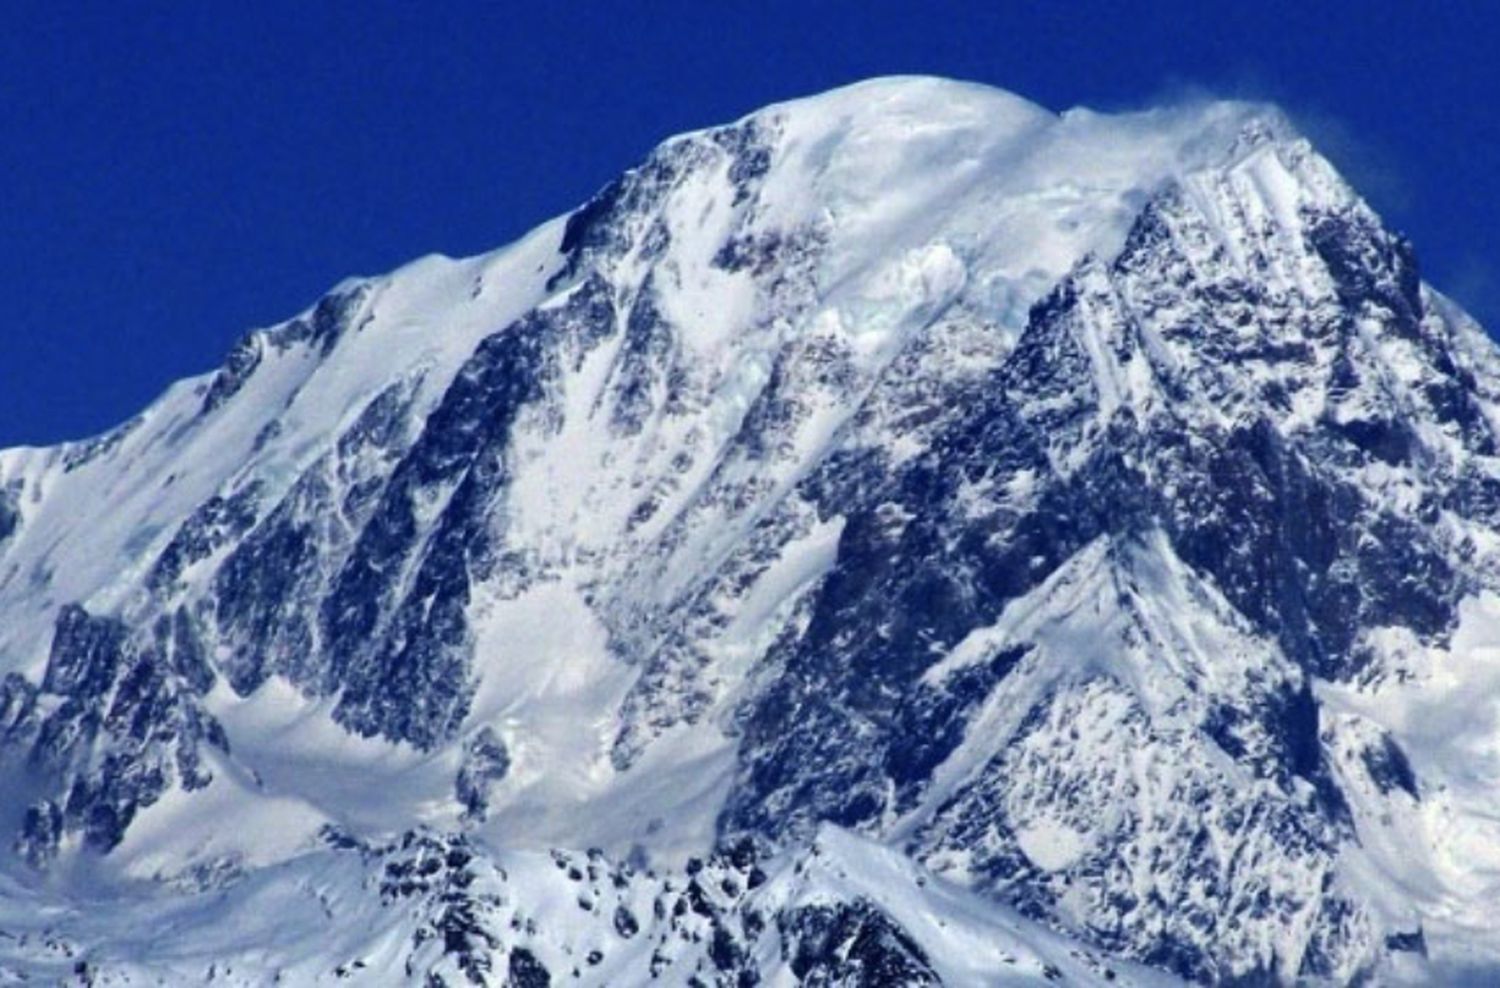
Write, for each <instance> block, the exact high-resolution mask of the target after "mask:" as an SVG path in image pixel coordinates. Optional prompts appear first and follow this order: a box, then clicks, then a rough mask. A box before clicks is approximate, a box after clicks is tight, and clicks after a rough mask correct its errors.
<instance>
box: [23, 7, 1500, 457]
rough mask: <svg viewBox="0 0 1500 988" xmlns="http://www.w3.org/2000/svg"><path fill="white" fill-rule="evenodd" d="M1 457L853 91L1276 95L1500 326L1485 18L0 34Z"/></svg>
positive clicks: (590, 19) (1414, 15)
mask: <svg viewBox="0 0 1500 988" xmlns="http://www.w3.org/2000/svg"><path fill="white" fill-rule="evenodd" d="M0 23H3V25H4V30H3V31H0V445H13V444H15V443H20V442H30V443H38V442H51V441H55V440H58V439H62V438H74V437H81V436H84V435H87V434H90V433H93V432H96V431H99V430H102V429H104V428H106V427H108V426H110V425H113V424H115V423H116V422H119V421H121V420H123V419H125V418H127V417H129V416H130V415H131V414H133V413H134V412H135V411H137V410H139V409H140V408H141V407H142V406H143V405H145V404H146V403H147V402H148V401H149V400H150V399H151V398H153V397H154V396H155V395H156V394H157V393H158V392H159V391H160V390H161V389H162V388H163V387H164V386H165V385H166V384H167V383H169V382H170V381H172V380H174V379H176V378H178V377H182V376H185V375H187V374H192V373H197V372H200V371H203V370H207V369H210V368H212V367H213V366H215V365H216V364H217V363H218V362H219V360H220V358H221V357H222V355H223V353H224V352H225V351H226V350H227V348H228V347H229V346H230V345H231V343H232V342H233V341H234V339H236V338H237V337H238V336H239V335H240V334H241V333H243V332H244V331H245V330H246V329H248V328H250V327H253V326H259V325H267V324H270V323H274V322H278V321H280V320H282V319H284V318H286V317H288V316H290V315H292V314H294V313H295V312H296V311H298V310H299V309H301V308H302V307H304V306H305V305H307V304H308V303H309V302H311V301H312V300H314V299H315V298H316V297H317V296H318V295H319V294H321V293H322V291H323V290H325V289H326V288H328V287H329V286H331V285H332V284H334V283H335V282H337V281H338V280H339V279H340V278H342V277H344V276H346V275H350V274H375V273H379V272H382V271H385V270H388V269H390V268H392V267H395V266H396V265H398V264H400V263H402V262H403V261H406V260H408V259H411V258H413V257H416V256H419V255H421V254H426V253H431V252H434V251H440V252H443V253H447V254H453V255H462V254H469V253H475V252H478V251H482V250H486V249H489V248H491V247H495V246H499V245H500V244H502V243H504V242H506V241H508V240H511V239H513V238H514V237H516V236H517V235H519V234H521V233H522V232H524V231H525V230H527V229H529V228H530V227H531V226H533V225H535V224H536V223H538V222H540V221H542V220H544V219H546V218H547V217H549V216H552V215H555V214H558V213H561V212H564V211H566V210H568V209H570V208H571V207H573V206H574V205H576V204H577V203H579V202H580V201H582V200H583V199H585V198H586V197H587V196H588V195H589V194H590V193H591V192H592V191H593V190H594V189H595V188H596V187H598V186H599V185H601V184H603V183H604V182H605V181H607V180H608V179H609V178H611V177H612V176H613V175H615V174H616V173H618V172H619V171H621V170H623V169H624V168H626V167H628V166H630V165H631V164H633V163H635V162H636V161H637V160H638V159H639V158H640V157H641V156H642V154H643V153H645V152H646V151H647V150H648V149H649V148H650V147H651V146H653V145H654V144H655V143H657V141H659V140H660V139H661V138H663V137H666V136H668V135H670V134H673V133H676V132H678V131H682V130H686V129H690V128H696V127H701V126H706V125H709V124H713V123H718V122H723V121H727V120H729V119H732V118H734V117H737V116H739V115H741V114H743V113H745V112H748V111H750V110H752V109H755V108H756V107H759V106H761V105H763V104H765V103H768V102H772V101H775V100H778V99H784V98H788V97H792V96H798V95H804V94H807V93H811V92H815V91H818V90H822V89H826V88H830V87H832V86H836V85H840V84H843V83H847V82H851V81H854V80H857V79H860V78H864V77H867V76H871V75H884V74H891V73H932V74H939V75H947V76H953V77H957V78H963V79H971V80H976V81H981V82H986V83H990V84H994V85H998V86H1002V87H1005V88H1007V89H1011V90H1013V91H1015V92H1017V93H1020V94H1021V95H1023V96H1026V97H1029V98H1030V99H1033V100H1035V101H1037V102H1039V103H1042V104H1044V105H1046V106H1049V107H1051V108H1053V109H1064V108H1066V107H1069V106H1073V105H1077V104H1085V105H1090V106H1093V107H1095V108H1098V109H1111V108H1126V107H1133V106H1140V105H1143V104H1147V103H1151V102H1156V101H1161V100H1168V99H1178V98H1184V96H1185V95H1188V94H1192V93H1195V92H1200V91H1204V92H1208V93H1213V94H1221V95H1231V96H1247V97H1255V98H1269V99H1274V100H1276V101H1278V102H1280V103H1282V104H1283V105H1284V106H1286V107H1287V108H1288V109H1289V110H1290V111H1291V112H1292V113H1293V115H1294V116H1295V117H1298V118H1299V119H1300V120H1301V121H1302V122H1303V125H1304V127H1305V128H1307V129H1308V130H1309V131H1310V132H1311V133H1313V135H1314V136H1315V138H1316V139H1317V140H1318V141H1319V143H1320V146H1321V147H1322V148H1323V149H1324V151H1325V152H1326V153H1328V154H1329V155H1330V156H1331V157H1332V158H1333V159H1334V160H1335V162H1336V163H1337V164H1339V165H1340V166H1341V167H1342V168H1343V169H1344V170H1345V172H1346V174H1348V175H1349V176H1350V177H1351V178H1352V179H1353V180H1354V182H1355V184H1356V185H1357V186H1358V187H1360V189H1361V191H1363V192H1364V193H1365V194H1366V196H1367V197H1368V198H1370V199H1371V200H1372V201H1373V202H1374V203H1375V205H1376V207H1377V208H1378V209H1380V210H1381V211H1382V212H1383V213H1385V215H1386V216H1387V218H1388V219H1389V220H1390V221H1391V222H1392V223H1393V224H1394V225H1395V226H1396V227H1397V228H1398V229H1401V230H1402V231H1404V232H1405V233H1407V234H1408V235H1409V236H1411V237H1412V239H1413V240H1414V241H1415V242H1416V244H1417V248H1418V252H1419V255H1420V256H1421V258H1422V259H1423V263H1424V266H1425V269H1426V273H1427V276H1428V278H1429V280H1431V281H1433V282H1434V283H1435V284H1436V285H1437V286H1438V287H1440V288H1442V289H1445V290H1447V291H1449V293H1450V294H1453V295H1456V296H1457V297H1458V298H1459V299H1460V300H1461V301H1463V302H1464V303H1465V304H1467V305H1468V306H1469V307H1470V308H1471V310H1472V311H1474V312H1475V313H1476V314H1477V315H1479V316H1480V317H1481V319H1482V320H1484V321H1485V322H1486V323H1487V324H1488V325H1490V326H1492V327H1497V328H1500V283H1497V280H1496V279H1497V276H1500V167H1497V165H1500V160H1497V159H1500V153H1497V151H1496V149H1497V148H1500V57H1497V55H1496V52H1497V51H1500V4H1497V3H1481V2H1474V3H1464V2H1445V3H1435V4H1419V3H1415V2H1412V3H1397V2H1393V0H1369V2H1364V3H1355V2H1323V3H1318V2H1307V0H1304V2H1301V3H1282V2H1268V0H1262V2H1257V3H1228V2H1221V3H1215V2H1160V3H1155V4H1130V3H1122V2H1114V3H1099V2H1087V0H1075V2H1065V0H1052V2H1037V3H1020V2H1011V3H1006V2H996V0H982V2H974V3H969V4H945V3H940V2H925V3H910V4H886V3H879V2H864V3H841V2H840V3H834V2H819V0H799V2H790V3H789V2H782V0H760V2H755V3H743V4H730V3H716V2H697V3H682V2H665V0H659V2H652V3H645V2H640V3H624V2H611V0H595V2H577V3H574V2H564V0H523V2H494V3H487V4H479V3H472V4H447V3H440V2H424V3H373V4H359V5H356V4H353V3H348V4H343V3H335V2H327V3H308V2H299V3H285V2H280V0H256V2H251V3H229V2H222V3H221V2H213V0H210V2H204V3H166V2H161V3H131V2H120V0H111V2H107V3H100V2H92V3H91V2H80V3H71V4H70V3H61V2H57V0H49V2H44V3H34V2H32V0H10V2H8V3H7V4H5V5H4V6H3V8H0Z"/></svg>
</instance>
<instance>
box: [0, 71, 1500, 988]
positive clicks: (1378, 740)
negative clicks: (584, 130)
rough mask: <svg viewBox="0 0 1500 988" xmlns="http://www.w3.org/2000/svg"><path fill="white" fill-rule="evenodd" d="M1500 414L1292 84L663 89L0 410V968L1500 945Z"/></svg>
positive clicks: (1032, 973) (1042, 968) (752, 973)
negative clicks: (586, 138)
mask: <svg viewBox="0 0 1500 988" xmlns="http://www.w3.org/2000/svg"><path fill="white" fill-rule="evenodd" d="M1497 429H1500V352H1497V350H1496V349H1495V347H1494V345H1493V344H1492V343H1491V342H1490V341H1489V340H1488V338H1487V337H1486V336H1485V335H1484V333H1483V331H1482V330H1481V329H1480V328H1479V327H1478V326H1477V325H1475V324H1474V323H1473V322H1472V321H1471V320H1470V319H1468V318H1467V317H1466V316H1465V315H1464V314H1463V313H1462V312H1461V311H1459V310H1458V308H1457V307H1455V306H1454V305H1453V304H1452V303H1450V302H1448V301H1447V300H1446V299H1444V298H1443V297H1442V296H1441V295H1439V294H1438V293H1437V292H1436V291H1434V290H1433V289H1431V288H1430V287H1428V286H1427V285H1425V284H1424V283H1423V282H1422V280H1421V277H1420V274H1419V271H1418V268H1417V263H1416V260H1415V256H1414V254H1413V251H1412V249H1411V247H1410V245H1409V244H1408V243H1407V242H1406V241H1404V240H1403V239H1401V238H1400V237H1399V236H1398V235H1396V234H1393V233H1392V232H1390V231H1389V230H1387V229H1386V228H1385V227H1384V225H1383V224H1382V222H1381V221H1380V219H1379V217H1378V216H1376V215H1375V214H1374V213H1373V212H1372V211H1371V209H1370V208H1369V207H1368V206H1367V205H1366V204H1365V203H1364V202H1363V201H1362V200H1361V199H1360V198H1359V197H1358V196H1357V194H1356V193H1355V192H1354V191H1353V190H1351V189H1350V188H1349V187H1348V186H1347V184H1346V183H1345V182H1344V181H1343V180H1342V179H1341V178H1340V177H1339V176H1338V175H1337V174H1336V172H1335V171H1334V169H1333V168H1332V166H1330V164H1329V163H1328V162H1327V161H1326V160H1324V159H1323V158H1322V157H1320V156H1319V155H1318V154H1317V152H1316V151H1315V150H1314V149H1313V148H1312V147H1311V146H1310V145H1309V144H1308V143H1307V142H1306V141H1305V140H1304V139H1302V138H1301V137H1300V136H1299V135H1298V134H1297V133H1296V131H1295V129H1294V128H1293V127H1292V126H1291V125H1290V124H1289V123H1288V122H1287V121H1286V120H1285V119H1284V118H1283V117H1282V116H1281V115H1280V114H1279V113H1278V112H1276V111H1275V110H1274V109H1272V108H1269V107H1265V106H1261V105H1253V104H1244V103H1202V104H1197V105H1192V106H1184V107H1176V108H1171V109H1163V110H1156V111H1149V112H1142V113H1133V114H1124V115H1113V116H1107V115H1100V114H1096V113H1092V112H1088V111H1083V110H1074V111H1069V112H1067V113H1064V114H1062V115H1056V114H1053V113H1050V112H1048V111H1045V110H1043V109H1041V108H1039V107H1036V106H1034V105H1031V104H1029V103H1027V102H1025V101H1023V100H1021V99H1019V98H1017V97H1014V96H1011V95H1009V94H1006V93H1003V92H999V91H996V90H992V89H987V88H983V87H978V86H971V85H963V84H958V83H953V82H947V81H943V80H936V79H917V78H901V79H883V80H875V81H872V82H868V83H863V84H860V85H857V86H852V87H849V88H846V89H842V90H837V91H835V92H831V93H828V94H824V95H821V96H817V97H813V98H811V99H807V100H801V101H797V102H793V103H788V104H782V105H778V106H773V107H770V108H768V109H766V110H763V111H760V112H758V113H755V114H752V115H751V116H749V117H746V118H745V119H743V120H741V121H739V122H737V123H735V124H732V125H729V126H725V127H719V128H715V129H711V130H707V131H703V132H699V133H695V134H689V135H685V136H682V137H678V138H674V139H672V140H669V141H667V142H666V143H664V144H663V145H661V146H660V147H659V148H658V149H657V150H656V151H655V152H654V153H653V154H652V155H651V156H650V157H649V158H648V159H647V160H646V161H645V162H644V163H642V164H641V165H640V166H638V167H637V168H635V169H633V170H631V171H629V172H627V173H625V174H624V175H623V176H622V177H621V178H620V179H619V180H617V181H616V182H614V183H611V184H610V185H609V186H608V187H606V188H605V189H604V190H602V191H601V192H600V193H599V194H598V195H596V196H595V197H594V198H593V199H592V200H590V201H589V202H588V203H587V204H586V205H584V206H583V207H582V208H580V209H578V210H577V211H575V212H574V213H573V214H571V215H570V216H567V217H565V218H561V219H558V220H556V221H553V222H551V223H548V224H545V225H543V226H542V227H540V228H538V229H537V230H536V231H535V232H533V233H532V234H530V235H529V236H527V237H525V238H524V239H523V240H521V241H520V242H518V243H516V244H514V245H511V246H510V247H507V248H504V249H502V250H499V251H497V252H495V253H493V254H489V255H484V256H481V257H476V258H471V259H467V260H460V261H454V260H449V259H446V258H428V259H424V260H422V261H418V262H416V263H414V264H412V265H410V266H408V267H406V268H403V269H401V270H399V271H397V272H395V273H393V274H391V275H388V276H385V277H380V278H370V279H358V280H351V281H348V282H346V283H344V284H342V285H340V286H338V287H337V288H335V289H334V290H333V291H332V292H331V293H329V295H328V296H326V297H325V298H323V299H322V300H320V301H319V302H318V303H317V304H316V305H315V306H313V307H312V308H311V309H310V310H308V311H307V312H305V313H303V314H302V315H300V316H298V317H297V318H295V319H293V320H291V321H290V322H287V323H285V324H282V325H280V326H277V327H273V328H270V329H266V330H261V331H257V332H254V333H252V334H250V335H249V336H247V337H246V338H245V339H244V340H243V341H242V342H241V343H240V344H239V345H238V346H237V347H236V348H235V349H234V351H233V352H232V353H231V354H230V356H229V357H228V359H227V360H226V362H225V364H224V366H223V367H222V368H220V369H219V370H217V371H216V372H214V373H212V374H209V375H205V376H203V377H201V378H197V379H192V380H188V381H184V382H181V383H179V384H177V385H175V386H173V387H172V388H171V389H169V390H168V391H167V393H166V394H165V395H163V396H162V398H161V399H160V400H159V401H157V402H156V403H155V404H154V405H152V406H151V407H150V408H148V409H147V410H145V411H144V412H143V413H142V414H141V415H140V416H138V417H137V418H135V419H133V420H132V421H131V422H129V423H126V424H125V425H123V426H121V427H120V428H118V429H116V430H114V431H113V432H110V433H108V434H106V435H104V436H102V437H99V438H97V439H95V440H92V441H89V442H85V443H74V444H67V445H64V446H59V447H54V448H49V449H18V450H10V451H6V452H4V453H0V534H3V541H0V674H3V675H4V679H3V684H0V739H3V746H0V747H3V752H4V761H3V776H0V778H3V782H0V787H3V791H4V792H6V793H7V794H8V795H9V796H10V797H11V798H10V799H8V800H6V801H5V805H4V810H5V812H4V813H0V828H4V831H5V833H6V834H7V835H9V837H10V841H9V843H10V846H11V850H12V852H13V853H12V855H11V860H9V863H8V864H7V865H6V867H5V868H4V874H5V875H6V876H7V877H6V878H5V880H4V884H3V886H0V971H6V972H10V973H12V974H15V975H16V976H19V975H20V974H21V973H26V974H31V975H34V976H36V977H41V978H46V977H54V978H56V977H62V976H72V977H76V978H77V979H79V980H85V981H86V980H89V979H92V980H93V981H94V983H99V984H109V983H121V984H135V983H155V981H156V980H157V979H165V980H166V981H167V982H169V983H194V982H195V981H198V980H209V979H217V980H219V981H224V980H227V981H229V983H245V984H261V983H268V982H270V981H272V980H273V979H274V978H276V977H278V976H280V977H281V978H282V979H283V981H285V982H286V983H294V984H299V983H313V982H315V981H317V980H318V979H320V978H327V979H332V980H340V979H349V980H352V981H354V982H356V983H358V982H360V981H361V980H363V982H365V983H370V984H392V983H398V982H399V983H408V982H409V983H412V984H463V983H477V984H486V983H488V984H518V985H532V984H543V983H549V981H550V982H554V983H555V982H563V981H567V980H571V979H574V978H575V971H576V979H577V980H579V981H581V982H585V983H593V984H617V985H618V984H632V983H643V982H646V981H649V980H651V979H653V978H656V979H657V980H664V981H665V982H666V983H695V982H694V981H693V980H692V979H697V982H696V983H703V984H716V983H717V984H753V983H757V982H759V983H766V984H790V983H799V982H804V983H812V984H938V983H942V984H997V983H998V984H1009V983H1016V984H1029V983H1033V982H1036V981H1038V980H1040V981H1043V982H1045V981H1052V980H1063V981H1066V982H1067V983H1076V984H1090V983H1099V984H1103V983H1106V982H1114V983H1135V984H1142V985H1145V984H1158V983H1171V982H1172V981H1173V980H1174V979H1177V978H1181V979H1186V980H1189V981H1193V982H1198V983H1205V984H1261V983H1264V984H1274V983H1290V982H1293V981H1297V980H1299V979H1300V980H1302V981H1305V982H1308V983H1320V982H1321V983H1330V984H1347V983H1353V982H1355V981H1358V980H1360V979H1367V980H1373V981H1376V982H1380V983H1422V982H1424V981H1431V980H1433V979H1434V978H1436V977H1438V974H1437V973H1435V972H1439V971H1442V972H1447V974H1445V975H1444V976H1451V977H1459V976H1460V975H1459V974H1457V973H1456V972H1460V971H1480V970H1485V969H1486V966H1487V965H1491V964H1500V924H1497V923H1496V922H1495V921H1494V920H1493V919H1492V918H1491V915H1492V909H1491V903H1492V902H1493V901H1495V899H1496V896H1497V894H1500V830H1497V825H1496V823H1495V820H1497V819H1500V717H1497V714H1500V689H1496V688H1495V687H1500V452H1497V446H1496V436H1497ZM752 873H753V875H754V878H753V880H752V877H751V876H752ZM625 916H628V917H629V921H628V922H627V921H626V920H625V919H623V918H622V917H625ZM164 929H165V930H170V931H172V935H171V936H170V937H164V936H163V935H162V934H161V932H160V931H162V930H164ZM627 931H628V932H627ZM7 937H9V939H6V938H7ZM596 955H597V956H596ZM70 972H71V973H70ZM1153 972H1159V973H1153Z"/></svg>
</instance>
